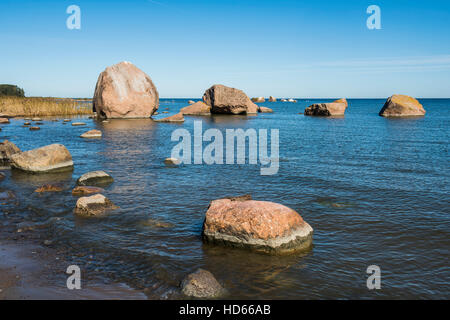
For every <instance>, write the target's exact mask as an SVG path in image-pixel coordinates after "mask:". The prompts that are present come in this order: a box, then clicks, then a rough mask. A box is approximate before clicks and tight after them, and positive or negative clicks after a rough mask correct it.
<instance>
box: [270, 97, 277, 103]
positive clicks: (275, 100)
mask: <svg viewBox="0 0 450 320" xmlns="http://www.w3.org/2000/svg"><path fill="white" fill-rule="evenodd" d="M269 102H277V99H276V98H274V97H272V96H270V97H269Z"/></svg>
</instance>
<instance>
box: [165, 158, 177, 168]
mask: <svg viewBox="0 0 450 320" xmlns="http://www.w3.org/2000/svg"><path fill="white" fill-rule="evenodd" d="M164 163H165V164H167V165H175V166H177V165H179V164H180V163H181V161H180V160H178V159H177V158H167V159H165V160H164Z"/></svg>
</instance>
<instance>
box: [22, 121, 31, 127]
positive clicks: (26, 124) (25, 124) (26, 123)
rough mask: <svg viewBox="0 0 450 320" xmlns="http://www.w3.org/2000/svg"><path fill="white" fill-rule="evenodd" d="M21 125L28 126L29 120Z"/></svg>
mask: <svg viewBox="0 0 450 320" xmlns="http://www.w3.org/2000/svg"><path fill="white" fill-rule="evenodd" d="M23 125H24V126H29V125H31V122H25V123H24V124H23Z"/></svg>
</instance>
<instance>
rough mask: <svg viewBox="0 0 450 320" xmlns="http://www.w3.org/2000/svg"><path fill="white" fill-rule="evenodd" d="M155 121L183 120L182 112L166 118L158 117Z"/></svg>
mask: <svg viewBox="0 0 450 320" xmlns="http://www.w3.org/2000/svg"><path fill="white" fill-rule="evenodd" d="M155 121H156V122H184V117H183V114H182V113H181V112H179V113H177V114H176V115H173V116H170V117H167V118H163V119H159V120H155Z"/></svg>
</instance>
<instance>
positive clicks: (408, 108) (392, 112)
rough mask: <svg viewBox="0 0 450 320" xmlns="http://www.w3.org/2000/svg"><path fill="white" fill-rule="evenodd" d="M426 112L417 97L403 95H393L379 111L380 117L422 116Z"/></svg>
mask: <svg viewBox="0 0 450 320" xmlns="http://www.w3.org/2000/svg"><path fill="white" fill-rule="evenodd" d="M425 113H426V111H425V109H424V108H423V106H422V105H421V104H420V102H419V101H417V99H414V98H413V97H410V96H405V95H399V94H396V95H393V96H392V97H390V98H389V99H387V101H386V103H385V104H384V106H383V108H382V109H381V111H380V116H382V117H414V116H416V117H417V116H424V115H425Z"/></svg>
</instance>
